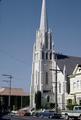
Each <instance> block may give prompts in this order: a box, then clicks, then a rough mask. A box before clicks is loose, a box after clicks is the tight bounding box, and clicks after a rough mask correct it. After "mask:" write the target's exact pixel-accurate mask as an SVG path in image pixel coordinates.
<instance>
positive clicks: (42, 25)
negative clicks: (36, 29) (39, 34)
mask: <svg viewBox="0 0 81 120" xmlns="http://www.w3.org/2000/svg"><path fill="white" fill-rule="evenodd" d="M47 21H48V20H47V13H46V0H42V10H41V20H40V30H42V31H44V32H47V31H48V22H47Z"/></svg>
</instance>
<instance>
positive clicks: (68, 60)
mask: <svg viewBox="0 0 81 120" xmlns="http://www.w3.org/2000/svg"><path fill="white" fill-rule="evenodd" d="M57 64H58V66H59V68H60V69H61V70H62V71H63V69H64V65H65V66H66V74H67V75H71V74H72V73H73V71H74V69H75V67H76V65H77V64H81V57H75V56H68V55H62V54H57Z"/></svg>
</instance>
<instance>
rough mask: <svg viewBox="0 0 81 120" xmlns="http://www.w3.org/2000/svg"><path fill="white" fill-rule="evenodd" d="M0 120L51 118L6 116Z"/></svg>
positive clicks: (44, 119)
mask: <svg viewBox="0 0 81 120" xmlns="http://www.w3.org/2000/svg"><path fill="white" fill-rule="evenodd" d="M0 120H50V119H49V118H39V117H32V116H31V117H30V116H25V117H18V116H8V115H5V116H3V117H2V118H0ZM52 120H64V119H52Z"/></svg>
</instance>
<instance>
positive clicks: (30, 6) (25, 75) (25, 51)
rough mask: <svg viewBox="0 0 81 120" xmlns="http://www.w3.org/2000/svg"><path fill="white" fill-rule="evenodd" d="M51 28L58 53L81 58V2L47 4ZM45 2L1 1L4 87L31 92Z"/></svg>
mask: <svg viewBox="0 0 81 120" xmlns="http://www.w3.org/2000/svg"><path fill="white" fill-rule="evenodd" d="M46 2H47V14H48V22H49V23H48V24H49V28H50V29H51V30H52V35H53V41H54V44H55V48H56V51H57V52H60V53H62V54H67V55H71V56H80V57H81V0H46ZM41 3H42V0H2V1H0V86H1V87H8V86H9V84H8V83H5V82H3V80H8V78H6V77H3V76H2V74H11V75H12V76H13V79H12V86H13V87H21V88H23V89H24V90H25V91H27V92H29V86H30V81H31V69H32V48H33V43H34V42H35V38H36V30H38V29H39V24H40V14H41Z"/></svg>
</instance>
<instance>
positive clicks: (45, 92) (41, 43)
mask: <svg viewBox="0 0 81 120" xmlns="http://www.w3.org/2000/svg"><path fill="white" fill-rule="evenodd" d="M52 44H53V43H52V34H51V31H50V29H48V19H47V11H46V0H42V10H41V19H40V27H39V30H38V31H37V32H36V41H35V43H34V46H33V60H32V74H31V86H30V107H31V108H35V94H36V93H37V91H41V95H42V97H41V102H42V103H41V104H42V106H44V105H45V104H46V103H47V102H51V103H54V89H53V88H54V85H53V83H54V80H55V78H54V73H52V71H50V69H52V68H54V65H55V61H54V50H53V46H52ZM48 98H49V99H48ZM48 100H49V101H48Z"/></svg>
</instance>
